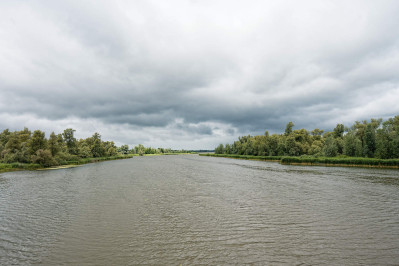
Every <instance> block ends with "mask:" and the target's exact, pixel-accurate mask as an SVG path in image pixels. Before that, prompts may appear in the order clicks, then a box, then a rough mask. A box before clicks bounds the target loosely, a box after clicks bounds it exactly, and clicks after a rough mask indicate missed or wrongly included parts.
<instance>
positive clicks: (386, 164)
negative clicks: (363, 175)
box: [281, 157, 399, 168]
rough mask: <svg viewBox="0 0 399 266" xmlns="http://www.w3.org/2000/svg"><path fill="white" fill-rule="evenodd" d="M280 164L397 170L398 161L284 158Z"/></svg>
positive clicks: (356, 158)
mask: <svg viewBox="0 0 399 266" xmlns="http://www.w3.org/2000/svg"><path fill="white" fill-rule="evenodd" d="M281 164H286V165H325V166H354V167H373V168H399V159H386V160H384V159H375V158H358V157H343V158H340V157H317V158H312V157H284V158H282V159H281Z"/></svg>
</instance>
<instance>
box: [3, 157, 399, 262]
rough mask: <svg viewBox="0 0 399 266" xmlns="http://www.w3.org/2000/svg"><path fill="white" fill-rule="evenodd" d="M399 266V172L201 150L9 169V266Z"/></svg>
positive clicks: (5, 235)
mask: <svg viewBox="0 0 399 266" xmlns="http://www.w3.org/2000/svg"><path fill="white" fill-rule="evenodd" d="M398 262H399V171H398V170H381V169H375V170H374V169H361V168H337V167H306V166H283V165H279V164H277V163H269V162H258V161H243V160H234V159H226V158H209V157H200V156H197V155H183V156H153V157H135V158H133V159H129V160H120V161H110V162H103V163H97V164H90V165H85V166H82V167H78V168H71V169H62V170H53V171H32V172H13V173H3V174H0V264H1V265H9V264H18V265H23V264H45V265H60V264H72V265H82V264H89V265H90V264H93V265H129V264H131V265H136V264H165V265H180V264H183V265H193V264H212V265H215V264H250V263H252V264H255V265H256V264H259V265H265V264H294V265H295V264H297V265H300V264H313V265H320V264H328V265H359V264H361V265H376V264H381V265H389V264H392V265H394V264H397V263H398Z"/></svg>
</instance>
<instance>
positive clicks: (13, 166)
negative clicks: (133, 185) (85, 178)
mask: <svg viewBox="0 0 399 266" xmlns="http://www.w3.org/2000/svg"><path fill="white" fill-rule="evenodd" d="M132 157H133V155H132V154H127V155H116V156H110V157H97V158H81V159H78V160H74V161H64V162H60V163H59V165H52V166H49V167H43V166H42V165H40V164H33V163H0V173H3V172H11V171H21V170H43V169H62V168H68V167H66V166H75V165H82V164H88V163H96V162H102V161H110V160H120V159H129V158H132Z"/></svg>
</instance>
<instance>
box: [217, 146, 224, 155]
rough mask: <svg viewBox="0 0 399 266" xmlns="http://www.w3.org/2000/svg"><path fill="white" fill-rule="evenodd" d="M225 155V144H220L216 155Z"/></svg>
mask: <svg viewBox="0 0 399 266" xmlns="http://www.w3.org/2000/svg"><path fill="white" fill-rule="evenodd" d="M223 153H224V147H223V144H219V146H217V147H216V149H215V154H223Z"/></svg>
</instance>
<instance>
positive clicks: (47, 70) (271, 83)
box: [0, 0, 399, 149]
mask: <svg viewBox="0 0 399 266" xmlns="http://www.w3.org/2000/svg"><path fill="white" fill-rule="evenodd" d="M398 14H399V1H397V0H392V1H384V0H378V1H375V0H370V1H367V0H359V1H357V0H350V1H348V0H342V1H340V0H334V1H333V0H331V1H328V0H314V1H308V0H302V1H297V0H292V1H288V0H287V1H285V0H279V1H266V0H261V1H254V0H251V1H239V0H237V1H234V0H233V1H232V0H230V1H228V0H226V1H222V0H221V1H219V0H209V1H208V0H191V1H189V0H186V1H183V0H169V1H147V0H146V1H144V0H143V1H140V0H138V1H116V0H112V1H111V0H109V1H99V0H93V1H86V0H76V1H72V0H71V1H53V0H51V1H50V0H49V1H45V0H41V1H23V0H19V1H16V0H1V1H0V130H3V129H5V128H9V129H11V130H21V129H23V128H24V127H28V128H29V129H31V130H34V129H41V130H44V131H46V132H47V136H48V135H49V133H50V132H51V131H55V132H56V133H61V132H62V131H63V130H64V129H65V128H70V127H72V128H74V129H76V131H77V132H76V135H77V137H78V138H86V137H89V136H91V135H92V134H93V133H94V132H99V133H100V134H101V135H102V138H103V139H104V140H114V141H115V142H116V143H117V144H118V145H121V144H129V145H137V144H139V143H141V144H144V145H145V146H152V147H165V148H167V147H170V148H175V149H180V148H185V149H201V148H203V149H213V148H214V147H215V146H216V145H217V144H219V143H231V142H232V141H234V140H235V139H237V138H238V136H241V135H247V134H251V135H255V134H263V133H264V131H265V130H269V132H271V133H281V132H283V131H284V128H285V125H286V124H287V122H289V121H292V122H294V124H295V127H294V128H306V129H308V130H312V129H314V128H316V127H318V128H322V129H325V130H330V129H332V128H334V127H335V125H336V124H337V123H344V124H345V125H346V126H350V125H352V124H353V123H354V121H356V120H363V119H370V118H383V119H386V118H389V117H393V116H395V115H398V114H399V19H398Z"/></svg>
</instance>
